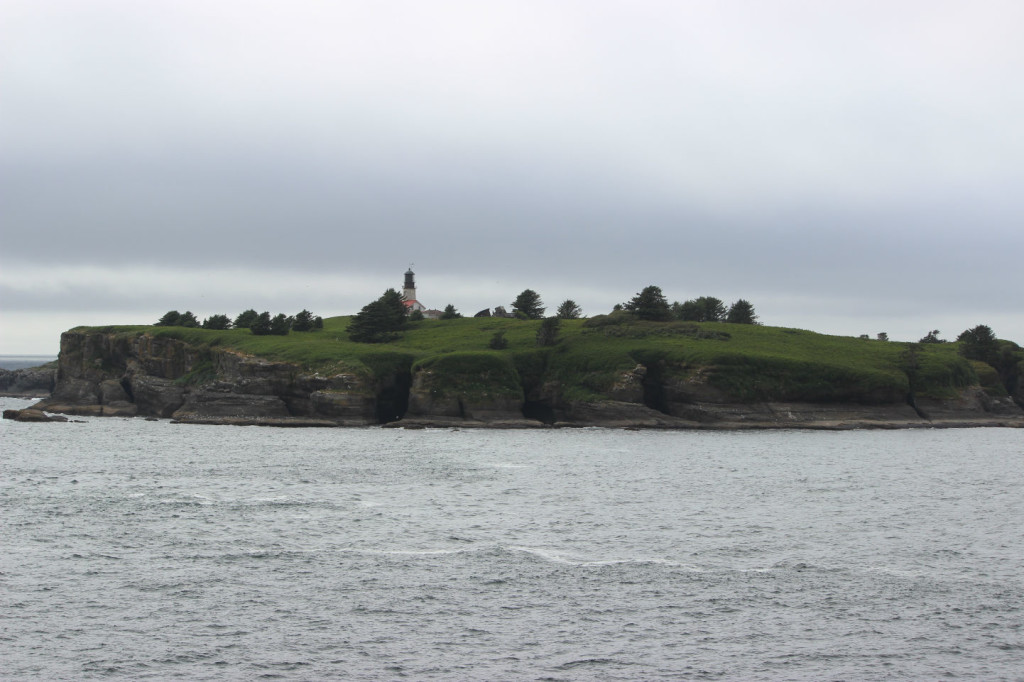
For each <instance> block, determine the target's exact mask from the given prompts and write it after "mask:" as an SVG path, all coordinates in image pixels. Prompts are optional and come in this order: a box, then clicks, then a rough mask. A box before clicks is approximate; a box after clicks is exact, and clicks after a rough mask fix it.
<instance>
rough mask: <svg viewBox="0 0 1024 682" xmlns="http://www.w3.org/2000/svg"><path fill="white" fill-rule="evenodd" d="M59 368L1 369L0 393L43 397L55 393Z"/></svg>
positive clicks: (21, 396) (22, 396)
mask: <svg viewBox="0 0 1024 682" xmlns="http://www.w3.org/2000/svg"><path fill="white" fill-rule="evenodd" d="M56 383H57V370H56V369H54V368H52V367H30V368H27V369H13V370H12V369H0V395H6V396H12V397H16V398H41V397H43V396H47V395H50V394H51V393H53V388H54V386H55V385H56Z"/></svg>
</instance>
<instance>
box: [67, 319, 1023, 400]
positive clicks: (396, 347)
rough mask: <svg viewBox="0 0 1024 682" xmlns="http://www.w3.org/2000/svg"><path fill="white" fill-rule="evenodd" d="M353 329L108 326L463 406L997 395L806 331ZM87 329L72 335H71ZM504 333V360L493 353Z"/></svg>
mask: <svg viewBox="0 0 1024 682" xmlns="http://www.w3.org/2000/svg"><path fill="white" fill-rule="evenodd" d="M350 319H351V318H350V317H334V318H328V319H326V320H324V327H323V329H320V330H315V331H311V332H301V333H300V332H292V333H291V334H288V335H286V336H255V335H253V334H251V333H250V332H249V330H247V329H235V330H228V331H214V330H205V329H200V328H184V327H160V326H132V327H128V326H117V327H103V328H95V327H94V328H88V330H89V331H101V332H108V333H115V334H125V335H136V334H143V333H144V334H150V335H153V336H156V337H170V338H174V339H178V340H181V341H184V342H187V343H189V344H191V345H194V346H196V347H199V348H216V347H219V348H225V349H232V350H237V351H240V352H243V353H246V354H251V355H255V356H260V357H263V358H266V359H268V360H275V361H283V362H289V363H294V364H296V365H298V366H300V367H302V368H303V369H305V370H309V371H316V372H320V373H322V374H334V373H338V372H352V373H356V374H360V375H363V376H367V377H371V376H372V377H378V378H382V377H384V376H386V375H393V374H394V373H395V372H402V371H408V370H410V369H411V370H413V371H416V370H421V371H422V372H424V373H426V375H429V376H430V377H431V381H432V382H433V383H432V390H434V391H437V392H439V393H449V392H450V393H453V394H454V393H458V394H460V395H468V396H473V395H481V394H491V395H494V394H496V393H505V392H507V393H508V394H510V395H511V394H513V393H515V392H519V394H520V395H522V391H523V390H524V389H525V390H526V392H527V393H530V392H531V391H537V390H539V389H540V388H541V387H543V390H544V391H546V392H548V393H550V392H552V391H554V392H556V393H557V394H558V395H559V396H560V399H562V400H602V399H607V398H608V397H609V396H610V395H612V394H613V393H614V389H615V386H616V384H617V382H618V381H620V380H621V378H622V377H623V376H624V375H625V374H628V373H630V372H632V371H633V370H634V369H635V368H636V367H637V366H638V365H643V366H644V367H645V368H646V371H647V372H648V375H650V374H651V373H653V374H654V375H655V376H656V378H657V379H658V380H659V381H677V382H691V383H701V384H702V385H706V386H708V387H709V388H711V389H713V390H715V391H718V392H720V393H721V394H722V395H723V396H725V397H727V398H729V399H731V400H735V401H737V402H751V401H766V400H779V401H810V402H838V401H843V402H864V403H882V402H902V401H903V400H905V399H906V396H907V395H908V394H910V393H914V394H916V395H917V396H921V397H932V398H948V397H952V396H954V395H955V393H956V391H957V389H959V388H962V387H964V386H969V385H973V384H978V383H981V385H983V386H984V387H985V388H986V389H987V390H989V391H990V392H992V393H993V394H1001V395H1005V390H1004V389H1003V387H1002V385H1001V384H1000V382H999V379H998V376H997V375H996V373H995V371H994V370H993V369H992V368H991V367H989V366H988V365H986V364H984V363H980V362H976V361H969V360H966V359H964V358H963V357H961V356H960V355H959V354H958V352H957V349H958V345H959V344H956V343H936V344H907V343H898V342H888V341H877V340H869V339H859V338H852V337H842V336H829V335H824V334H817V333H814V332H810V331H804V330H797V329H786V328H780V327H766V326H757V325H746V324H728V323H718V322H706V323H693V322H645V321H640V320H636V319H632V318H628V317H624V316H615V315H612V316H597V317H596V318H592V319H586V320H562V321H561V325H560V329H559V333H558V340H557V342H556V343H555V344H554V345H552V346H547V347H538V346H537V343H536V335H537V331H538V329H539V327H540V324H541V322H540V321H539V320H530V321H528V320H518V319H506V318H495V317H490V318H462V319H453V320H422V321H419V322H411V323H409V325H408V327H407V329H406V330H405V331H404V332H403V334H402V337H401V338H400V339H398V340H396V341H393V342H391V343H381V344H364V343H355V342H352V341H350V340H349V338H348V336H347V334H346V328H347V327H348V324H349V321H350ZM81 330H84V329H79V331H81ZM496 332H504V336H505V339H506V340H507V342H508V346H507V348H505V349H503V350H492V349H490V347H489V344H490V341H491V339H492V338H493V336H494V334H495V333H496Z"/></svg>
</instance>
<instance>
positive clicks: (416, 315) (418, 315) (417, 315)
mask: <svg viewBox="0 0 1024 682" xmlns="http://www.w3.org/2000/svg"><path fill="white" fill-rule="evenodd" d="M422 319H423V311H422V310H414V311H412V312H411V313H409V321H410V322H419V321H420V320H422Z"/></svg>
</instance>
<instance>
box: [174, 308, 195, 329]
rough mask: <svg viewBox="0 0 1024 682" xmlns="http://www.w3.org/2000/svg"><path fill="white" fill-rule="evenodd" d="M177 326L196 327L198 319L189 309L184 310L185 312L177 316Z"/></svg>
mask: <svg viewBox="0 0 1024 682" xmlns="http://www.w3.org/2000/svg"><path fill="white" fill-rule="evenodd" d="M178 326H179V327H198V326H199V320H198V319H197V318H196V316H195V315H194V314H193V313H192V311H191V310H186V311H185V312H183V313H182V314H181V317H179V318H178Z"/></svg>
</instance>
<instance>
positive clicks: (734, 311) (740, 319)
mask: <svg viewBox="0 0 1024 682" xmlns="http://www.w3.org/2000/svg"><path fill="white" fill-rule="evenodd" d="M725 321H726V322H732V323H733V324H757V315H755V314H754V306H753V304H752V303H751V302H750V301H747V300H746V299H742V298H741V299H738V300H737V301H736V302H735V303H733V304H732V305H731V306H729V312H728V313H726V315H725Z"/></svg>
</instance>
